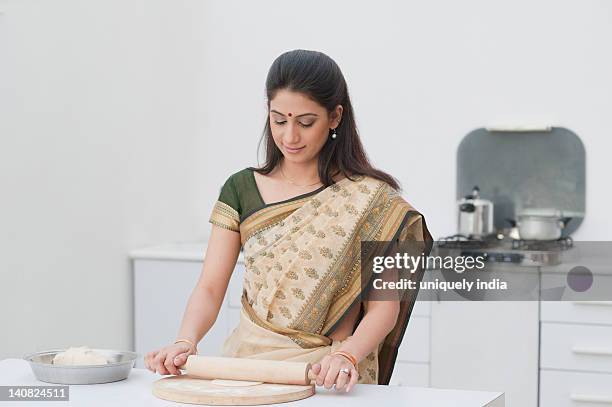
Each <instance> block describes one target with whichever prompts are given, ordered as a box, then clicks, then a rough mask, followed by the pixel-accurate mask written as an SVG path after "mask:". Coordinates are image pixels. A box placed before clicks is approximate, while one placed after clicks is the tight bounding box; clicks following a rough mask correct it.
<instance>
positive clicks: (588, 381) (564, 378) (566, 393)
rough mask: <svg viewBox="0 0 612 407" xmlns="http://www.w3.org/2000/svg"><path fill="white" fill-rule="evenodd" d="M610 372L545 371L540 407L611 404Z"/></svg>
mask: <svg viewBox="0 0 612 407" xmlns="http://www.w3.org/2000/svg"><path fill="white" fill-rule="evenodd" d="M611 405H612V374H598V373H584V372H570V371H556V370H544V371H542V374H541V377H540V407H610V406H611Z"/></svg>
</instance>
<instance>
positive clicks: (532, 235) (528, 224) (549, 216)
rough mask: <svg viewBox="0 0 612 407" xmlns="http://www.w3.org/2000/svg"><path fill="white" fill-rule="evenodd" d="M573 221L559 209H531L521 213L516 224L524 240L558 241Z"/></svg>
mask: <svg viewBox="0 0 612 407" xmlns="http://www.w3.org/2000/svg"><path fill="white" fill-rule="evenodd" d="M571 219H572V218H569V217H564V216H563V213H562V212H561V211H560V210H557V209H549V208H529V209H524V210H522V211H521V212H519V214H518V216H517V222H516V224H517V226H518V232H519V233H518V234H519V236H520V238H521V239H523V240H557V239H559V238H561V236H562V234H563V229H564V228H565V226H566V225H567V223H568V222H569V221H570V220H571Z"/></svg>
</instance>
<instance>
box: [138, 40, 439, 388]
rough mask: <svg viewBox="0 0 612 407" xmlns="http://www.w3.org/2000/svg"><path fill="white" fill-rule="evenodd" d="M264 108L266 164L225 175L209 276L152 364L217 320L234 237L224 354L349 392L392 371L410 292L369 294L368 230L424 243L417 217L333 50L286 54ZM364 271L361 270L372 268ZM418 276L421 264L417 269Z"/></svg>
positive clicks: (272, 75) (184, 350) (172, 366)
mask: <svg viewBox="0 0 612 407" xmlns="http://www.w3.org/2000/svg"><path fill="white" fill-rule="evenodd" d="M266 91H267V99H268V111H269V117H268V118H267V120H266V126H265V131H264V141H265V146H266V150H265V151H266V160H265V163H264V165H263V166H262V167H261V168H247V169H245V170H242V171H240V172H238V173H236V174H234V175H232V176H231V177H229V179H228V180H227V181H226V182H225V185H224V186H223V188H222V189H221V194H220V196H219V199H218V201H217V203H216V204H215V207H214V209H213V213H212V216H211V219H210V222H211V223H212V224H213V226H212V232H211V236H210V240H209V244H208V249H207V254H213V255H207V256H206V258H205V260H204V266H203V270H202V275H201V277H200V279H199V281H198V283H197V286H196V288H195V290H194V291H193V293H192V295H191V298H190V299H189V303H188V305H187V309H186V311H185V315H184V318H183V321H182V325H181V328H180V331H179V334H178V339H177V341H176V343H174V344H172V345H169V346H166V347H164V348H162V349H160V350H158V351H154V352H151V353H149V354H148V355H147V356H146V358H145V364H146V366H147V367H148V368H149V369H150V370H152V371H157V372H159V373H161V374H180V371H179V370H178V369H177V366H181V365H182V364H184V363H185V361H186V359H187V356H188V355H190V354H194V353H196V352H197V349H196V344H197V343H198V342H199V341H200V340H201V339H202V337H203V336H204V335H205V334H206V332H207V331H208V330H209V329H210V327H211V326H212V325H213V323H214V321H215V318H216V316H217V314H218V312H219V308H220V306H221V303H222V301H223V298H224V295H225V291H226V289H227V285H228V281H229V279H230V276H231V273H232V271H233V269H234V266H235V263H236V260H237V257H238V254H239V252H240V248H241V247H242V248H243V251H244V258H245V265H246V273H245V277H244V286H243V289H244V291H243V295H242V310H241V319H240V323H239V326H238V327H237V328H236V329H235V330H234V331H233V332H232V334H231V335H230V336H229V338H227V340H226V341H225V344H224V348H223V356H231V357H246V358H259V359H273V360H288V361H307V362H311V363H313V367H312V369H313V371H314V373H315V374H317V379H316V383H317V385H319V386H321V385H324V386H325V387H326V388H331V387H333V386H334V385H335V388H336V389H337V390H345V391H347V392H348V391H349V390H350V389H351V388H352V387H353V386H354V385H355V383H357V382H359V383H379V384H388V382H389V379H390V377H391V373H392V371H393V364H394V362H395V357H396V355H397V348H398V346H399V344H400V342H401V339H402V336H403V334H404V331H405V328H406V325H407V323H408V318H409V316H410V312H411V310H412V306H413V305H414V300H415V298H414V297H415V293H412V294H411V295H410V296H409V298H404V299H403V300H402V301H399V300H391V301H389V300H387V301H384V300H373V299H372V298H371V297H370V296H369V295H368V294H367V293H366V292H365V285H364V283H363V281H366V282H367V281H368V280H369V276H367V275H366V276H365V278H363V277H364V276H363V275H362V271H361V267H360V266H361V258H360V245H361V242H362V241H415V242H420V243H421V244H422V251H423V252H425V254H428V253H429V249H430V248H431V240H432V239H431V236H430V234H429V232H428V230H427V227H426V225H425V220H424V218H423V216H422V215H421V214H420V213H419V212H417V211H416V210H414V208H412V207H411V206H410V205H409V204H408V203H406V202H405V201H404V200H403V199H402V198H401V197H400V195H399V194H398V192H397V191H398V189H399V187H398V184H397V182H396V181H395V179H394V178H392V177H391V176H389V175H388V174H386V173H384V172H382V171H380V170H376V169H374V168H373V167H372V166H371V165H370V163H369V161H368V159H367V157H366V155H365V152H364V150H363V147H362V145H361V142H360V140H359V136H358V133H357V129H356V125H355V118H354V116H353V108H352V106H351V101H350V99H349V95H348V91H347V86H346V82H345V80H344V77H343V75H342V73H341V71H340V69H339V68H338V66H337V65H336V63H335V62H334V61H333V60H332V59H331V58H329V57H328V56H326V55H324V54H322V53H320V52H314V51H305V50H296V51H291V52H287V53H284V54H282V55H281V56H279V57H278V58H277V59H276V60H275V61H274V63H273V64H272V67H271V68H270V71H269V73H268V77H267V81H266ZM363 272H364V273H366V274H367V271H366V270H364V271H363ZM421 277H422V270H420V271H419V273H416V274H415V278H416V279H420V278H421Z"/></svg>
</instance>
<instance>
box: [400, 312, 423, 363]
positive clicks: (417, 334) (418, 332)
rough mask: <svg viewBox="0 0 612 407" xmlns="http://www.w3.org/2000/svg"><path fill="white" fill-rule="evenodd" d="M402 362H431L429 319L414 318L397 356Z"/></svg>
mask: <svg viewBox="0 0 612 407" xmlns="http://www.w3.org/2000/svg"><path fill="white" fill-rule="evenodd" d="M397 360H398V361H400V362H425V363H427V362H429V318H427V317H419V316H412V317H410V321H409V322H408V327H407V328H406V332H405V333H404V339H403V340H402V345H401V346H400V348H399V350H398V354H397Z"/></svg>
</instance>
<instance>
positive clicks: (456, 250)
mask: <svg viewBox="0 0 612 407" xmlns="http://www.w3.org/2000/svg"><path fill="white" fill-rule="evenodd" d="M572 247H573V241H572V238H571V237H563V238H561V239H558V240H517V239H511V238H508V237H505V236H501V235H500V236H496V235H490V236H486V237H483V238H472V237H469V236H464V235H452V236H448V237H444V238H441V239H439V240H438V241H437V242H436V246H435V250H436V252H437V255H440V256H445V255H451V256H453V255H455V256H457V255H461V256H473V257H476V256H483V257H484V258H485V261H486V262H489V263H508V264H515V265H517V266H525V267H540V266H552V265H557V264H560V263H561V255H562V252H564V251H566V250H568V249H570V248H572Z"/></svg>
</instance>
